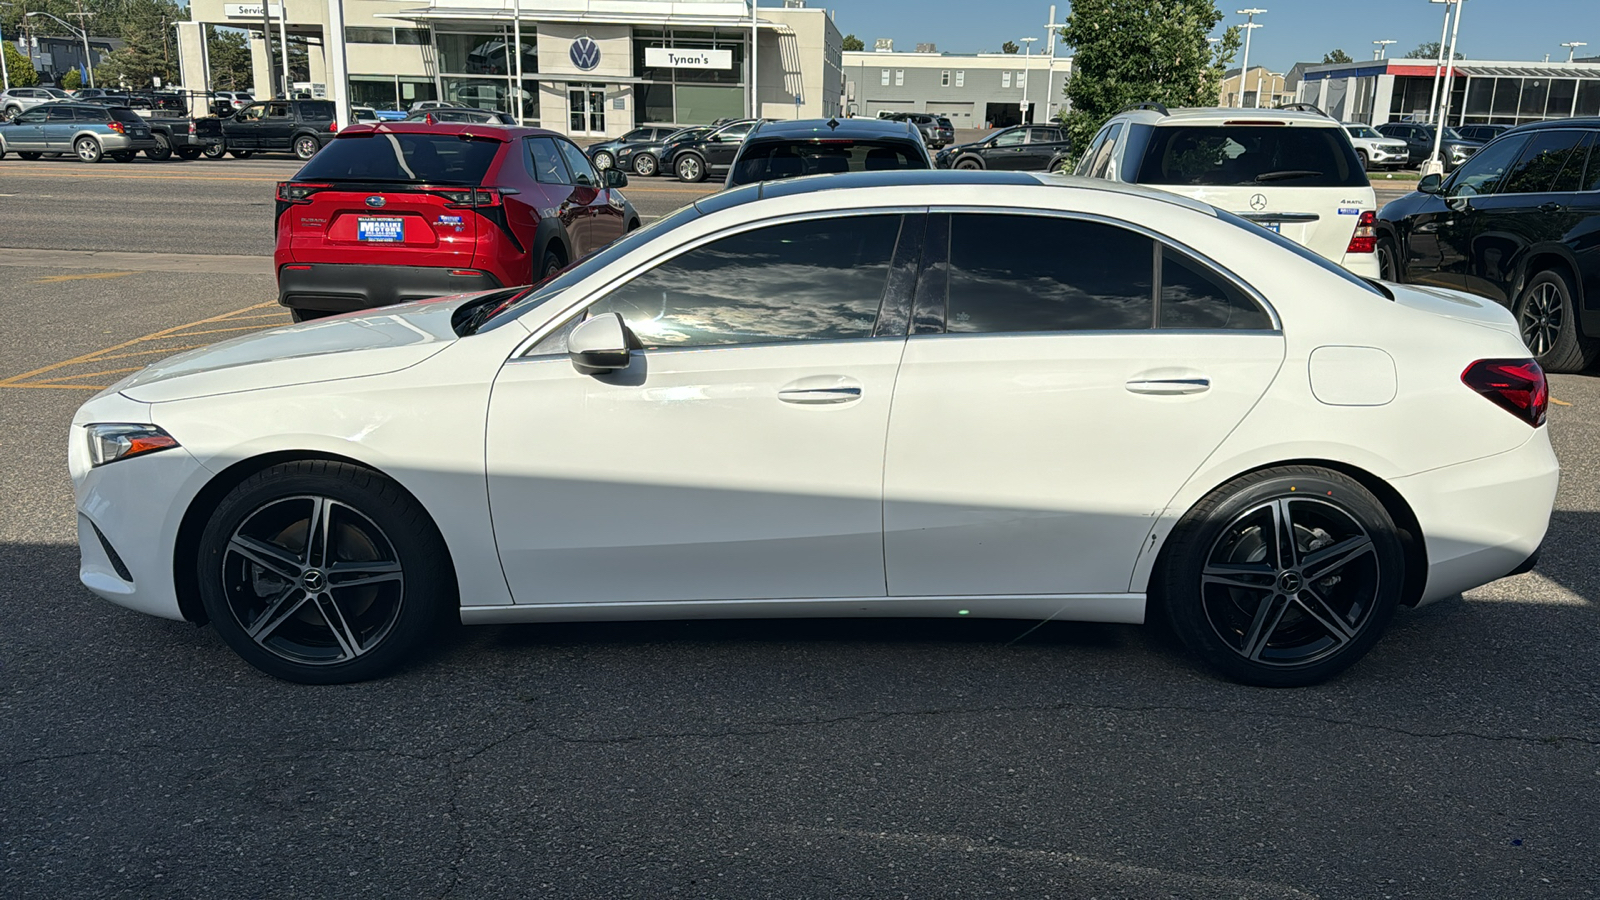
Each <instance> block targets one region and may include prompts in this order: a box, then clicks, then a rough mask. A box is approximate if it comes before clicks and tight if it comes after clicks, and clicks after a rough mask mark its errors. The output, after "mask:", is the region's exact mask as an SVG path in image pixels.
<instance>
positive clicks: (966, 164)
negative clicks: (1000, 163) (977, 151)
mask: <svg viewBox="0 0 1600 900" xmlns="http://www.w3.org/2000/svg"><path fill="white" fill-rule="evenodd" d="M952 168H956V169H969V170H970V169H981V168H983V163H981V162H978V161H977V160H976V159H973V158H972V157H970V156H963V157H962V158H960V159H958V160H956V164H955V165H954V166H952Z"/></svg>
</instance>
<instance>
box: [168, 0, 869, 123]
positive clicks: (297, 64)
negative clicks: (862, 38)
mask: <svg viewBox="0 0 1600 900" xmlns="http://www.w3.org/2000/svg"><path fill="white" fill-rule="evenodd" d="M331 6H333V4H332V3H330V2H328V0H278V2H272V3H270V5H269V8H268V9H267V10H266V11H265V12H264V11H263V9H262V6H261V4H260V3H253V4H252V3H229V2H224V0H191V2H190V4H189V19H190V21H188V22H182V23H179V25H178V43H179V50H180V59H181V63H182V66H183V80H184V85H185V87H187V88H188V89H190V90H201V91H206V90H214V89H217V88H219V87H221V86H217V85H212V84H210V83H209V65H208V62H207V60H208V53H207V49H208V48H207V46H206V39H205V35H206V30H205V26H206V25H217V26H225V27H229V28H241V29H246V30H248V31H250V33H251V34H250V49H251V58H252V61H253V63H254V73H255V85H256V90H255V96H257V98H265V97H269V96H275V95H279V96H281V95H282V93H283V91H282V85H283V78H282V72H283V66H282V65H281V63H280V59H281V54H280V47H281V39H280V35H286V36H287V38H288V46H289V48H290V50H291V59H290V62H289V68H290V76H291V77H290V83H291V85H292V90H294V91H295V92H297V93H299V92H305V93H307V94H309V95H311V96H315V97H324V96H326V97H330V98H335V99H337V97H336V94H337V92H336V91H334V90H332V88H331V85H333V84H334V83H335V82H336V81H337V78H335V76H334V72H335V70H336V67H337V62H338V61H337V60H335V59H333V58H332V57H333V54H331V53H329V52H327V51H328V47H329V38H328V36H329V35H330V33H332V32H331V29H330V25H331V24H332V23H330V21H329V9H330V7H331ZM342 6H343V10H344V16H343V18H344V35H345V47H344V60H343V61H344V70H345V71H346V72H348V78H347V91H348V93H347V95H346V96H347V97H348V99H349V102H350V103H351V104H354V105H360V106H371V107H374V108H377V109H408V108H410V107H411V105H412V104H414V103H416V102H418V101H422V100H435V99H438V100H449V101H453V102H457V103H461V104H465V105H467V106H477V107H483V108H486V109H495V110H499V111H501V112H506V113H510V114H512V115H516V116H519V117H520V119H521V120H522V122H523V123H524V124H528V125H538V126H541V127H545V128H550V129H554V130H557V131H563V132H566V133H568V134H573V135H579V136H586V137H595V138H600V137H615V136H618V135H621V134H623V133H624V132H626V131H628V130H630V129H632V128H634V127H635V126H638V125H645V124H663V125H694V124H705V123H709V122H711V121H712V120H714V119H719V118H730V117H744V116H750V115H753V114H759V115H763V116H767V117H771V118H783V119H793V118H816V117H823V116H832V115H839V114H841V113H842V112H843V110H842V109H841V108H840V92H841V86H842V83H843V79H842V74H841V65H840V59H841V53H842V48H843V43H844V40H843V37H842V36H841V35H840V33H839V29H838V28H837V27H835V26H834V24H833V21H832V19H831V17H830V16H829V15H828V14H827V12H826V11H824V10H822V9H808V8H805V6H804V4H803V0H790V3H789V4H788V5H786V6H784V7H781V8H776V7H765V6H762V7H758V8H754V9H752V6H753V4H752V3H749V2H746V0H344V2H343V4H342ZM752 13H754V16H752ZM264 14H265V15H266V16H268V17H269V18H268V19H267V20H266V23H264V21H263V15H264ZM264 24H270V30H271V32H272V38H271V40H272V53H271V55H270V56H269V55H268V53H267V45H266V43H265V41H264V39H263V38H262V31H263V25H264ZM752 34H754V44H753V45H752ZM752 47H753V50H754V52H753V53H752ZM752 58H753V59H754V62H755V66H754V69H753V70H752V68H751V60H752ZM266 85H273V86H275V88H276V89H275V90H268V89H266V87H265V86H266ZM347 115H348V112H347V111H344V110H342V111H341V120H342V121H348V119H347V118H345V116H347Z"/></svg>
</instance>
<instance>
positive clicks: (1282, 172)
mask: <svg viewBox="0 0 1600 900" xmlns="http://www.w3.org/2000/svg"><path fill="white" fill-rule="evenodd" d="M1138 182H1139V183H1140V184H1183V185H1218V186H1220V185H1247V184H1282V185H1284V186H1286V187H1367V186H1368V185H1369V184H1370V182H1368V181H1367V173H1366V171H1365V170H1364V168H1363V167H1362V165H1361V161H1360V160H1359V159H1357V158H1356V151H1355V148H1354V147H1352V146H1350V141H1349V139H1348V138H1346V137H1345V136H1344V135H1341V134H1340V133H1339V132H1338V130H1337V129H1335V128H1330V127H1309V126H1286V125H1172V126H1167V127H1163V128H1156V129H1153V133H1152V134H1151V137H1150V146H1149V147H1148V149H1146V150H1145V154H1144V162H1143V163H1142V165H1141V166H1140V168H1139V178H1138Z"/></svg>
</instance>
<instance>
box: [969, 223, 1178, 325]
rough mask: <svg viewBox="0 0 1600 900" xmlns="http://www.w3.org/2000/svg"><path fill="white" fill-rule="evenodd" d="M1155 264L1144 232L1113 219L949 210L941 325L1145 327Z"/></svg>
mask: <svg viewBox="0 0 1600 900" xmlns="http://www.w3.org/2000/svg"><path fill="white" fill-rule="evenodd" d="M1153 260H1154V244H1153V242H1152V241H1151V239H1150V238H1147V237H1145V236H1144V235H1141V234H1138V233H1136V232H1132V231H1129V230H1127V229H1124V228H1118V227H1116V226H1114V225H1105V224H1102V223H1099V222H1087V221H1083V220H1079V219H1062V218H1054V217H1048V216H1022V215H1004V214H974V215H956V216H952V217H951V223H950V270H949V299H948V304H947V312H946V314H945V330H946V331H947V332H950V333H952V334H954V333H965V334H994V333H1006V332H1010V333H1015V332H1036V331H1106V330H1116V331H1120V330H1128V329H1140V328H1150V327H1151V326H1152V325H1153V324H1154V322H1155V299H1154V292H1153V288H1154V285H1153V284H1152V277H1151V276H1152V273H1153V271H1154V263H1153Z"/></svg>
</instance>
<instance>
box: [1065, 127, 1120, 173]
mask: <svg viewBox="0 0 1600 900" xmlns="http://www.w3.org/2000/svg"><path fill="white" fill-rule="evenodd" d="M1110 133H1111V129H1110V128H1109V127H1106V128H1102V129H1100V133H1099V134H1097V135H1095V136H1094V140H1092V141H1090V142H1089V149H1088V150H1085V151H1084V153H1083V159H1081V160H1079V161H1078V168H1077V170H1076V171H1074V172H1073V173H1072V174H1074V175H1087V174H1088V172H1089V167H1090V166H1092V165H1094V161H1095V160H1096V159H1097V158H1099V155H1100V145H1102V144H1104V143H1105V142H1106V135H1107V134H1110Z"/></svg>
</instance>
